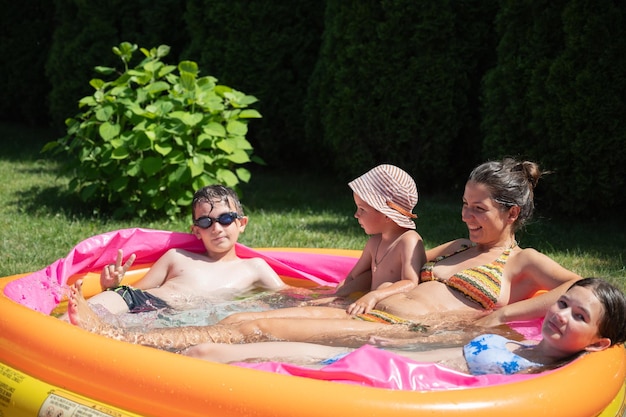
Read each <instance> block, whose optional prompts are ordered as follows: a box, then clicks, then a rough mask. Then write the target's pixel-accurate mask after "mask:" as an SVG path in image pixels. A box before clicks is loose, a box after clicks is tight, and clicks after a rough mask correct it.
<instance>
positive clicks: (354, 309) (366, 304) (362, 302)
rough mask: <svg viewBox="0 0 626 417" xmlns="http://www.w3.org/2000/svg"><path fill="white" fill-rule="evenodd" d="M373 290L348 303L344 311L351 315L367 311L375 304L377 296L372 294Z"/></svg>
mask: <svg viewBox="0 0 626 417" xmlns="http://www.w3.org/2000/svg"><path fill="white" fill-rule="evenodd" d="M373 292H374V291H372V292H370V293H367V294H365V295H364V296H363V297H361V298H359V299H358V300H356V301H355V302H354V303H352V304H350V305H349V306H348V308H347V309H346V312H347V313H348V314H350V315H351V316H355V315H357V314H363V313H369V312H370V311H372V309H373V308H374V307H375V306H376V303H377V302H378V298H377V297H376V295H374V294H373Z"/></svg>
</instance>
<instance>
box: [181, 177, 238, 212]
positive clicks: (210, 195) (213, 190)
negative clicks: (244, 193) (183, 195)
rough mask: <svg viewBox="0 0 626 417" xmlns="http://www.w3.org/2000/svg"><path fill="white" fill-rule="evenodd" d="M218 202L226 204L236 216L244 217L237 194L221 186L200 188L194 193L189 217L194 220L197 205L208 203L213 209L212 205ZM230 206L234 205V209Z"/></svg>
mask: <svg viewBox="0 0 626 417" xmlns="http://www.w3.org/2000/svg"><path fill="white" fill-rule="evenodd" d="M220 201H222V202H224V203H226V204H228V207H230V208H231V209H233V210H235V211H236V212H237V214H238V215H240V216H244V214H243V207H241V202H240V201H239V197H238V196H237V193H236V192H235V191H234V190H232V189H231V188H228V187H224V186H223V185H207V186H206V187H203V188H200V189H199V190H198V191H196V193H195V194H194V195H193V200H192V202H191V216H192V217H193V218H194V219H195V215H196V206H197V205H198V204H199V203H202V202H205V203H209V204H211V207H213V203H215V202H220ZM232 205H234V207H231V206H232Z"/></svg>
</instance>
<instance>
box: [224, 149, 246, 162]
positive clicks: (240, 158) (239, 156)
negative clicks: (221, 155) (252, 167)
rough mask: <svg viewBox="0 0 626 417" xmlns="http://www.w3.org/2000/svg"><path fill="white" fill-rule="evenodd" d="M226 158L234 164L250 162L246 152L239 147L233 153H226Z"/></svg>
mask: <svg viewBox="0 0 626 417" xmlns="http://www.w3.org/2000/svg"><path fill="white" fill-rule="evenodd" d="M226 159H228V160H229V161H231V162H234V163H235V164H245V163H246V162H250V157H249V156H248V154H247V153H246V152H245V151H242V150H241V149H236V150H235V151H234V152H233V153H231V154H230V155H227V156H226Z"/></svg>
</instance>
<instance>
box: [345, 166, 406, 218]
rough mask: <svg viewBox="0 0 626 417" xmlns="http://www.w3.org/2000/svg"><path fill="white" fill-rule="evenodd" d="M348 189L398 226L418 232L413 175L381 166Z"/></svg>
mask: <svg viewBox="0 0 626 417" xmlns="http://www.w3.org/2000/svg"><path fill="white" fill-rule="evenodd" d="M348 186H349V187H350V188H351V189H352V191H354V192H355V193H356V194H357V195H358V196H359V197H361V199H362V200H363V201H365V202H366V203H367V204H369V205H370V206H372V207H373V208H374V209H376V210H378V211H379V212H381V213H383V214H384V215H385V216H387V217H389V218H390V219H391V220H393V221H394V222H395V223H396V224H397V225H398V226H400V227H404V228H406V229H415V223H414V222H413V219H415V218H416V217H417V216H416V215H415V214H413V213H412V211H413V208H414V207H415V205H416V204H417V186H416V185H415V181H413V178H411V176H410V175H409V174H407V173H406V172H405V171H403V170H401V169H400V168H398V167H397V166H394V165H388V164H384V165H378V166H377V167H376V168H373V169H371V170H370V171H368V172H366V173H365V174H363V175H361V176H360V177H358V178H357V179H355V180H354V181H351V182H349V183H348Z"/></svg>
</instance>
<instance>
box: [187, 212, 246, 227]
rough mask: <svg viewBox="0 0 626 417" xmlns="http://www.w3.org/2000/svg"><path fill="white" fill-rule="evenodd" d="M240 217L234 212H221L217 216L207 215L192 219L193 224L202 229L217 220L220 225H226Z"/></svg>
mask: <svg viewBox="0 0 626 417" xmlns="http://www.w3.org/2000/svg"><path fill="white" fill-rule="evenodd" d="M240 218H241V217H240V216H239V215H238V214H237V213H235V212H230V213H222V214H220V215H219V216H217V217H209V216H204V217H198V218H197V219H195V220H194V221H193V224H195V225H196V226H198V227H200V228H202V229H208V228H209V227H211V226H213V223H216V222H217V223H219V224H221V225H222V226H228V225H229V224H231V223H232V222H234V221H235V220H237V219H240Z"/></svg>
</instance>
